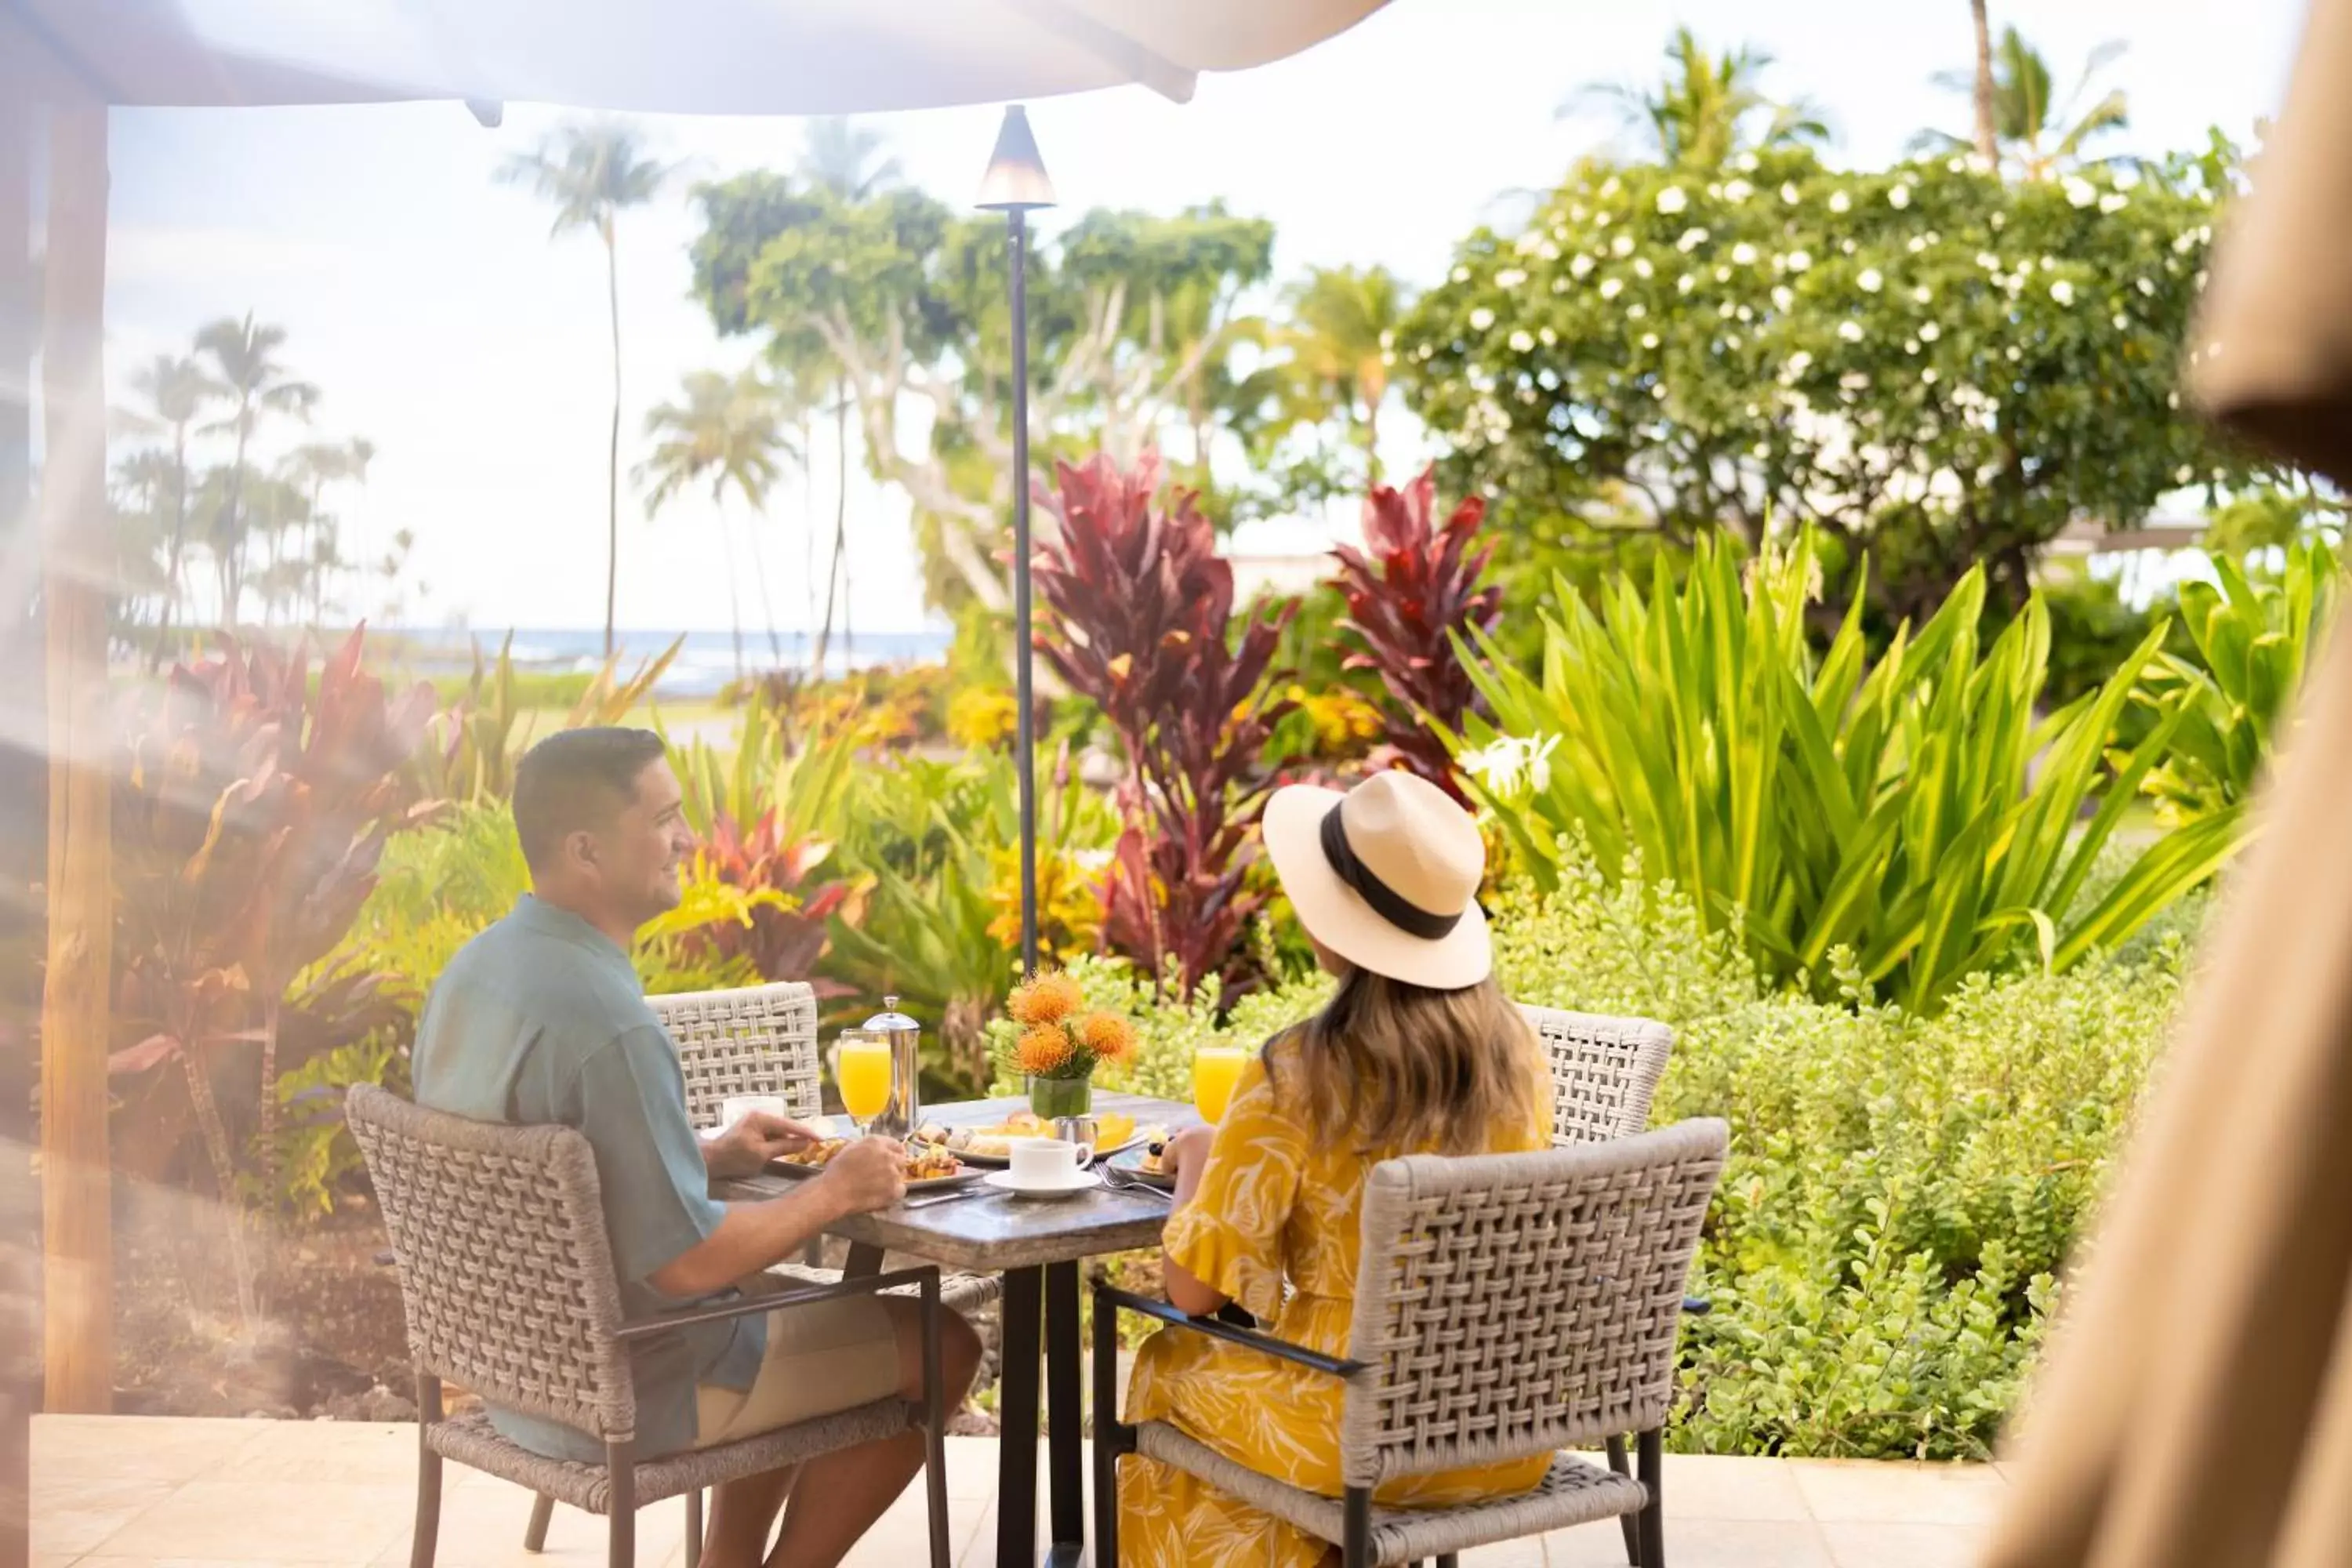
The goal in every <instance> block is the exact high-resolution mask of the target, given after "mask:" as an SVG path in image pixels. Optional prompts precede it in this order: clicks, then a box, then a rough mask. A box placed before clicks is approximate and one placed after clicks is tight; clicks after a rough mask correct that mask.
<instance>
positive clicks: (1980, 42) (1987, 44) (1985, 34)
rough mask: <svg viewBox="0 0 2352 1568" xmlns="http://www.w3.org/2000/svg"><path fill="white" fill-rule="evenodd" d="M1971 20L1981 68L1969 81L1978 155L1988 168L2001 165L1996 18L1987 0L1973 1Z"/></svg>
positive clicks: (1971, 0)
mask: <svg viewBox="0 0 2352 1568" xmlns="http://www.w3.org/2000/svg"><path fill="white" fill-rule="evenodd" d="M1969 24H1970V26H1972V27H1973V28H1974V29H1975V32H1976V39H1977V69H1976V75H1975V77H1974V78H1973V79H1971V80H1970V82H1969V97H1970V99H1971V100H1973V101H1974V105H1975V108H1976V132H1977V156H1978V157H1979V158H1981V159H1983V160H1984V162H1985V166H1986V167H1987V168H1998V167H1999V166H2000V126H1999V124H1998V123H1997V122H1996V121H1994V119H1993V110H1992V100H1993V94H1994V92H1995V90H1996V89H1995V88H1994V86H1993V76H1992V21H1991V19H1990V17H1989V16H1986V14H1985V0H1969Z"/></svg>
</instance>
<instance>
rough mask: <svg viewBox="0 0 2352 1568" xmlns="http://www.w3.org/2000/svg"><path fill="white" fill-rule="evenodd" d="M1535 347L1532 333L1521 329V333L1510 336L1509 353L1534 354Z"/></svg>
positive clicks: (1517, 332)
mask: <svg viewBox="0 0 2352 1568" xmlns="http://www.w3.org/2000/svg"><path fill="white" fill-rule="evenodd" d="M1535 346H1536V340H1535V334H1533V333H1532V332H1529V331H1525V330H1524V329H1522V330H1521V331H1516V332H1513V333H1512V334H1511V352H1512V353H1519V354H1523V353H1532V352H1534V349H1535Z"/></svg>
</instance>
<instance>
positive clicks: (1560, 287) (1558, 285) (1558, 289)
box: [1551, 278, 1568, 294]
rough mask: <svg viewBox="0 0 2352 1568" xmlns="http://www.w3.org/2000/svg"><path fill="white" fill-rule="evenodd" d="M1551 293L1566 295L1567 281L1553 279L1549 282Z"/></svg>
mask: <svg viewBox="0 0 2352 1568" xmlns="http://www.w3.org/2000/svg"><path fill="white" fill-rule="evenodd" d="M1551 291H1552V292H1553V293H1555V294H1565V293H1567V292H1568V279H1565V278H1555V279H1552V280H1551Z"/></svg>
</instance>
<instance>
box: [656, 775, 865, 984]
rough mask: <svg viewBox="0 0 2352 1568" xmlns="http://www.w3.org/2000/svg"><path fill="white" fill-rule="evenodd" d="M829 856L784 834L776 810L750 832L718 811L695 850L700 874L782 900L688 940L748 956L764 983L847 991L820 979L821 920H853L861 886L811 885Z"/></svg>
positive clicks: (826, 847)
mask: <svg viewBox="0 0 2352 1568" xmlns="http://www.w3.org/2000/svg"><path fill="white" fill-rule="evenodd" d="M832 853H833V846H832V845H830V844H828V843H826V842H825V841H824V839H822V838H816V837H809V836H806V835H803V836H801V837H789V836H788V835H787V834H786V832H785V829H784V826H783V817H782V814H780V813H779V812H778V811H777V810H776V808H775V807H773V806H770V807H769V808H768V809H767V810H766V811H763V812H761V814H760V818H759V820H758V821H756V822H754V823H753V824H751V827H750V828H749V829H746V828H744V827H743V826H740V824H738V823H737V822H736V820H735V819H734V817H733V816H730V815H729V814H728V813H727V812H726V811H724V810H723V809H722V810H720V811H719V812H717V813H715V814H713V816H712V817H711V819H710V828H709V832H707V833H705V834H704V835H703V837H702V844H701V847H699V849H698V851H697V855H698V858H699V859H700V861H701V866H700V868H699V869H701V870H704V871H707V872H709V874H710V875H712V876H714V877H716V878H717V879H719V881H721V882H724V883H726V884H727V885H728V886H730V887H732V888H740V889H743V890H744V891H745V892H748V893H758V892H762V891H770V890H772V891H774V892H776V893H778V894H781V895H782V898H783V900H784V902H783V903H782V904H772V903H761V904H759V905H758V906H756V907H754V908H753V909H752V910H751V924H750V925H748V926H746V925H740V924H738V923H737V922H735V921H711V922H709V924H708V925H702V926H698V927H696V928H695V930H694V931H692V932H691V933H690V934H689V939H688V940H689V941H690V942H695V943H707V944H709V949H710V950H711V951H712V952H716V953H717V954H718V955H719V957H721V958H734V957H736V956H738V955H741V956H744V957H748V958H749V959H750V960H751V967H752V968H753V969H754V970H756V971H758V972H759V975H760V978H761V979H762V980H806V981H809V982H810V983H811V984H814V986H815V987H816V992H817V994H818V995H819V996H838V995H845V994H847V991H848V988H847V987H846V986H844V985H842V984H838V983H837V982H835V981H831V980H822V979H819V978H817V976H816V973H815V970H816V963H817V960H818V959H819V958H822V957H823V956H824V948H825V936H826V931H827V930H828V929H829V928H828V926H827V923H826V922H827V921H831V920H832V918H833V917H834V916H835V915H836V914H838V915H840V916H841V917H842V918H843V919H844V920H846V921H856V919H857V914H858V910H857V906H858V904H859V903H860V902H861V901H862V900H863V897H864V892H865V889H864V888H863V887H862V886H860V885H858V884H856V883H851V882H843V881H832V882H819V881H817V880H816V873H817V868H819V867H820V866H822V865H823V864H824V860H825V858H827V857H828V856H829V855H831V854H832Z"/></svg>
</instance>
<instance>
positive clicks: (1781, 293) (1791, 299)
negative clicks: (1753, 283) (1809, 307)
mask: <svg viewBox="0 0 2352 1568" xmlns="http://www.w3.org/2000/svg"><path fill="white" fill-rule="evenodd" d="M1796 302H1797V296H1796V293H1795V291H1794V290H1792V289H1790V287H1789V286H1788V285H1787V284H1786V283H1783V284H1781V285H1780V287H1779V288H1777V289H1773V290H1772V303H1773V304H1774V305H1775V306H1776V307H1778V308H1779V309H1780V310H1789V309H1790V308H1791V307H1792V306H1794V305H1795V304H1796Z"/></svg>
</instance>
